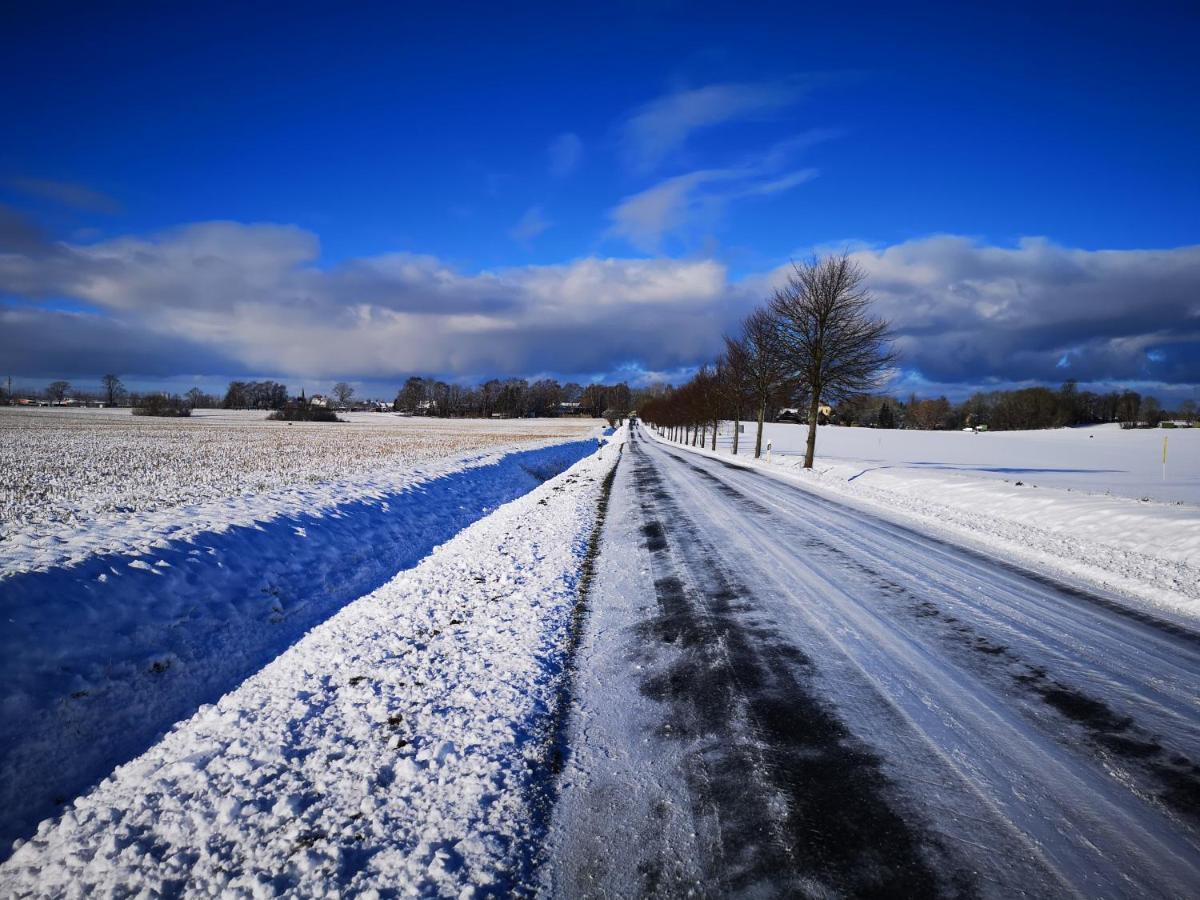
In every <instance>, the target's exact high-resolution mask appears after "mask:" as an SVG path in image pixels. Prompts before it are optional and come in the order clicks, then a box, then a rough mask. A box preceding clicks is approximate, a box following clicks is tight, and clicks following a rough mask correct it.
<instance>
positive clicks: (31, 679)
mask: <svg viewBox="0 0 1200 900" xmlns="http://www.w3.org/2000/svg"><path fill="white" fill-rule="evenodd" d="M595 448H596V443H595V441H574V442H569V443H556V444H553V445H550V446H543V447H540V448H536V449H515V450H513V451H512V452H509V453H506V454H501V455H492V454H489V455H486V456H484V457H476V458H474V459H472V460H469V461H462V460H460V463H459V468H458V469H457V470H454V471H444V472H442V474H440V475H439V476H438V477H429V478H425V479H423V480H416V479H410V480H408V481H406V482H404V483H402V484H401V485H400V486H399V487H398V488H397V489H395V490H393V491H389V492H382V491H380V492H378V493H375V494H374V495H372V496H371V497H370V498H361V499H358V500H356V501H353V502H346V503H341V504H339V505H337V506H333V507H323V508H321V507H319V508H316V509H314V510H311V511H296V512H293V513H291V514H289V515H286V516H279V515H267V514H264V515H263V516H262V517H261V519H259V520H257V521H256V520H251V521H250V523H249V524H245V525H242V524H237V525H229V526H228V527H226V528H224V529H222V530H219V531H214V532H203V533H199V534H193V535H192V536H191V537H190V538H189V539H187V540H176V541H161V542H159V543H158V545H157V546H155V547H154V548H153V555H152V556H148V557H143V556H141V555H139V554H137V553H133V554H126V555H103V556H95V557H92V558H90V559H88V560H86V561H84V562H81V563H78V564H76V565H70V566H62V567H55V568H51V569H49V570H47V571H39V572H26V573H23V574H20V575H12V576H10V577H8V578H3V579H0V621H3V622H4V627H3V629H0V686H2V687H0V841H2V842H3V848H2V849H0V859H2V858H3V857H4V856H5V855H7V853H6V851H7V844H8V842H10V841H11V840H12V839H13V838H16V837H21V836H26V835H28V834H29V833H31V832H32V829H33V828H34V827H35V826H36V824H37V823H38V822H39V821H40V820H41V819H43V818H45V817H47V816H49V815H52V814H53V813H54V812H55V811H56V809H57V808H59V807H60V806H61V804H62V803H64V802H66V801H68V800H70V799H72V798H74V797H75V796H77V795H78V794H79V793H81V792H82V791H84V790H86V789H87V788H88V787H90V786H91V785H93V784H95V783H96V782H97V781H99V780H100V779H101V778H103V777H104V776H105V775H107V774H108V773H109V772H111V771H112V770H113V769H114V768H115V767H116V766H117V765H119V764H121V763H123V762H126V761H127V760H130V759H132V758H133V757H134V756H136V755H137V754H139V753H141V752H142V751H143V750H145V749H146V748H147V747H149V746H150V745H151V744H152V743H154V741H155V740H156V739H157V737H158V736H159V735H160V734H161V733H162V732H163V731H165V730H166V729H168V728H170V726H171V725H172V724H174V723H175V722H177V721H179V720H180V719H183V718H186V717H187V716H190V715H191V714H192V713H193V712H195V711H196V709H197V708H198V707H199V706H200V705H201V704H203V703H211V702H213V701H215V700H216V699H217V698H219V697H220V696H221V695H222V694H224V693H225V692H226V691H228V690H230V689H232V688H233V687H235V686H236V685H237V684H238V683H239V682H240V681H242V679H244V678H246V677H247V676H249V675H251V674H253V673H254V672H256V671H257V670H258V669H260V668H262V666H264V665H265V664H266V663H268V662H270V660H271V659H273V658H274V657H275V656H277V655H278V654H279V653H280V652H282V651H283V650H285V649H286V648H287V647H288V646H290V645H291V644H293V643H295V641H297V640H298V639H299V638H300V637H301V636H303V634H304V633H305V632H306V631H307V630H308V629H310V628H312V627H313V626H315V625H317V624H319V623H320V622H322V621H324V620H325V619H327V618H328V617H329V616H331V615H332V614H334V613H335V612H336V611H337V610H338V609H340V608H341V607H343V606H344V605H346V604H347V603H349V602H351V601H353V600H355V599H356V598H358V597H361V596H362V595H364V594H366V593H368V592H370V591H372V590H374V589H375V588H377V587H379V586H380V585H382V584H384V583H385V582H387V581H388V580H389V579H390V578H392V577H393V576H394V575H395V574H396V573H397V572H399V571H400V570H402V569H404V568H407V567H409V566H412V565H415V564H416V563H417V562H418V561H419V560H421V559H422V558H423V557H424V556H426V555H427V554H428V553H429V552H430V551H431V550H432V549H433V548H434V547H435V546H436V545H437V544H439V543H441V542H443V541H446V540H448V539H450V538H451V537H452V536H453V535H455V534H457V533H458V532H459V531H461V530H462V529H463V528H465V527H467V526H468V525H470V524H471V523H473V522H475V521H477V520H478V519H480V518H482V517H483V516H485V515H487V514H488V513H489V512H491V511H492V510H494V509H496V508H497V507H499V506H500V505H502V504H504V503H507V502H508V501H510V500H513V499H515V498H517V497H519V496H521V495H522V494H525V493H527V492H528V491H530V490H532V489H534V488H535V487H537V486H538V485H539V484H541V483H542V482H543V481H545V480H546V479H548V478H550V477H552V476H554V475H557V474H558V473H560V472H562V471H564V470H565V469H567V468H568V467H569V466H570V465H572V464H574V463H575V462H577V461H578V460H579V459H581V458H583V457H584V456H586V455H587V454H589V453H591V452H593V451H594V450H595Z"/></svg>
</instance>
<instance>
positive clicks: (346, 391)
mask: <svg viewBox="0 0 1200 900" xmlns="http://www.w3.org/2000/svg"><path fill="white" fill-rule="evenodd" d="M333 396H335V397H337V399H338V403H339V404H340V405H342V406H345V405H346V404H347V403H349V402H350V398H351V397H353V396H354V388H353V387H351V386H350V385H348V384H347V383H346V382H344V381H339V382H338V383H337V384H335V385H334V386H333Z"/></svg>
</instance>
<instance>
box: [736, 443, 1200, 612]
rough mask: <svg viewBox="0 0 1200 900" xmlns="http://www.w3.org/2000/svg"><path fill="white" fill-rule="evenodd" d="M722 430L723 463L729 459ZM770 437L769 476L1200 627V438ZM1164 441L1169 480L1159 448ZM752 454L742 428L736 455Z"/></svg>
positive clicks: (747, 456)
mask: <svg viewBox="0 0 1200 900" xmlns="http://www.w3.org/2000/svg"><path fill="white" fill-rule="evenodd" d="M731 428H732V426H731V425H729V424H728V423H726V425H724V426H723V428H722V430H721V433H720V436H719V438H718V440H717V452H718V454H719V455H721V456H727V455H728V454H729V453H730V452H731V448H732V430H731ZM806 436H807V427H806V426H803V425H787V424H776V425H767V426H766V429H765V432H764V448H765V443H766V442H767V441H770V443H771V455H770V461H769V464H768V463H766V462H764V463H763V465H768V466H769V469H770V470H772V471H775V472H788V473H789V476H790V477H797V478H802V479H804V481H805V482H806V483H807V484H808V485H810V486H811V487H814V488H816V489H818V490H821V489H825V490H830V491H833V492H834V493H836V494H837V495H838V496H839V497H842V498H848V499H853V500H855V501H858V502H860V503H863V504H865V505H866V506H868V507H873V508H882V509H886V510H889V511H890V512H891V513H892V514H893V515H897V516H900V517H907V518H911V519H914V520H916V521H918V522H920V523H921V524H923V525H925V526H927V527H933V528H936V529H940V530H942V531H944V532H946V533H948V534H949V535H950V536H953V537H954V538H955V539H957V540H960V541H963V540H965V541H967V542H969V543H971V542H973V543H975V544H977V545H979V546H980V547H981V548H983V549H985V550H987V551H988V552H991V553H1000V554H1002V555H1004V556H1006V557H1008V558H1012V559H1018V560H1022V561H1024V562H1025V563H1027V564H1030V565H1033V566H1035V567H1041V568H1048V569H1050V570H1052V571H1056V572H1058V573H1060V574H1064V575H1069V576H1072V577H1078V578H1081V579H1083V580H1084V581H1086V582H1088V583H1091V584H1095V585H1098V586H1101V587H1104V588H1108V589H1112V590H1115V591H1117V592H1118V593H1121V594H1124V595H1126V596H1128V597H1130V598H1132V599H1134V600H1136V601H1138V602H1143V603H1146V604H1150V605H1153V606H1155V607H1157V608H1159V609H1169V610H1173V611H1176V612H1180V613H1183V614H1185V615H1188V616H1200V429H1174V430H1171V429H1147V430H1129V431H1125V430H1122V429H1120V428H1119V427H1118V426H1115V425H1112V426H1110V425H1102V426H1096V427H1090V428H1063V429H1054V430H1049V431H1023V432H1021V431H1016V432H996V433H983V434H973V433H966V432H936V431H899V430H877V429H869V428H844V427H838V426H832V425H831V426H822V427H821V428H820V429H819V432H818V438H817V458H816V465H815V468H814V469H813V471H811V472H804V471H803V470H802V468H801V466H802V462H803V455H804V442H805V439H806ZM1164 437H1165V438H1166V439H1167V441H1168V455H1167V469H1166V478H1165V479H1164V478H1163V470H1162V449H1163V438H1164ZM753 449H754V431H753V425H752V424H748V425H746V426H745V431H744V432H743V433H742V436H741V443H740V448H739V456H740V457H741V458H743V459H745V460H749V458H750V456H751V455H752V454H753Z"/></svg>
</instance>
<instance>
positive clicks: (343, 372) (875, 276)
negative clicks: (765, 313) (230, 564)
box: [0, 221, 1200, 385]
mask: <svg viewBox="0 0 1200 900" xmlns="http://www.w3.org/2000/svg"><path fill="white" fill-rule="evenodd" d="M4 237H5V240H6V245H5V246H4V250H3V252H0V291H3V292H5V293H7V294H10V295H13V296H20V297H25V298H29V299H30V301H31V302H29V303H26V304H21V305H10V306H6V307H4V308H2V309H0V326H2V327H0V354H2V355H3V357H4V358H5V359H6V360H7V361H8V363H9V365H10V366H11V367H12V368H13V369H14V370H15V371H17V372H22V373H28V374H30V375H35V376H36V375H41V376H46V377H50V376H57V375H62V376H77V377H81V376H88V375H92V376H94V374H95V373H96V372H100V371H106V370H108V369H119V370H121V371H126V372H130V371H134V372H138V373H142V374H145V375H149V376H170V375H174V374H179V373H182V372H197V373H213V374H217V373H223V372H228V373H239V372H261V373H272V374H278V375H282V376H290V377H296V378H306V377H317V378H335V377H336V378H356V379H363V380H373V381H379V380H386V379H389V378H399V377H401V376H402V375H404V374H406V373H412V372H431V373H438V374H440V375H445V376H451V377H467V378H470V377H478V376H483V375H492V374H497V375H522V374H530V373H541V372H552V373H559V374H563V375H579V374H586V373H597V372H607V371H611V370H613V369H615V368H617V367H619V366H626V367H629V366H632V367H634V368H636V369H637V370H642V371H645V372H670V371H679V370H685V369H687V368H689V367H691V366H695V365H697V364H700V363H703V362H705V361H706V360H708V359H711V358H712V356H713V355H714V354H716V353H717V352H719V349H720V345H721V344H720V341H721V335H722V334H723V333H725V332H727V331H729V330H731V329H734V328H735V327H736V324H737V322H738V321H739V320H740V318H741V317H742V316H744V315H745V314H746V313H747V312H748V311H749V310H750V309H751V308H753V306H754V305H755V304H756V303H758V302H760V301H761V300H763V299H764V298H765V297H766V296H767V295H768V294H769V292H770V290H771V289H772V287H773V286H774V285H776V284H779V283H781V281H782V279H783V278H784V277H785V275H786V271H787V267H786V265H785V266H781V267H778V268H775V269H771V270H768V271H764V272H761V273H756V274H750V275H745V276H743V277H740V278H734V277H731V275H730V272H729V270H728V268H727V267H726V266H725V265H724V264H722V263H720V262H718V261H716V260H714V259H704V258H697V259H677V258H668V257H655V258H645V259H638V258H602V257H596V256H589V257H583V258H579V259H575V260H572V261H570V262H566V263H562V264H559V265H527V266H516V267H510V268H504V269H497V270H490V271H481V272H475V273H467V272H461V271H458V270H456V269H454V268H453V267H451V266H449V265H447V264H446V263H445V262H443V261H441V260H438V259H436V258H434V257H430V256H419V255H413V254H407V253H391V254H383V255H378V256H371V257H360V258H355V259H349V260H345V261H343V262H340V263H338V264H336V265H333V266H329V267H323V266H322V265H321V264H320V262H321V259H320V241H319V238H318V236H317V235H316V234H313V233H312V232H309V231H306V230H304V229H301V228H297V227H294V226H287V225H275V224H249V225H248V224H241V223H236V222H203V223H196V224H192V225H187V226H182V227H179V228H175V229H171V230H169V231H165V232H162V233H158V234H153V235H147V236H126V237H121V238H116V239H112V240H105V241H99V242H95V243H82V244H73V243H67V242H61V241H49V240H46V239H45V238H44V237H43V236H39V235H38V234H37V233H36V231H35V230H33V229H31V228H25V229H18V228H17V227H15V226H14V225H13V223H12V222H11V221H10V223H9V226H8V227H7V229H6V230H5V231H4ZM849 251H850V252H851V255H852V256H853V257H854V258H855V259H856V260H857V261H858V262H859V263H860V264H861V265H862V266H863V268H864V269H865V270H866V271H867V273H868V279H869V284H870V285H871V288H872V290H873V292H874V294H875V296H876V298H877V301H878V308H879V311H880V313H881V314H882V315H884V316H886V317H887V318H888V319H890V320H891V321H892V323H893V326H894V329H895V333H896V340H897V344H898V347H899V349H900V350H901V353H902V358H903V367H904V368H905V369H906V370H907V371H908V372H909V373H914V372H915V373H919V376H920V377H921V378H923V379H925V380H928V381H930V382H936V383H960V382H961V383H984V382H989V381H994V382H997V383H1011V382H1021V381H1025V380H1045V381H1058V380H1065V379H1067V378H1073V379H1077V380H1079V381H1081V382H1117V381H1137V382H1159V383H1162V384H1164V385H1173V384H1180V385H1182V384H1194V383H1196V382H1198V381H1200V246H1192V247H1180V248H1173V249H1165V250H1123V251H1087V250H1079V249H1072V248H1067V247H1060V246H1057V245H1055V244H1053V243H1051V242H1049V241H1046V240H1042V239H1026V240H1023V241H1021V242H1019V243H1018V244H1017V245H1015V246H1013V247H996V246H989V245H985V244H981V243H980V242H978V241H975V240H972V239H969V238H965V237H960V236H953V235H940V236H934V237H928V238H922V239H917V240H912V241H906V242H904V243H900V244H894V245H891V246H886V247H868V246H859V247H852V248H849ZM63 299H69V300H71V301H75V303H76V304H79V305H78V306H74V307H70V306H67V307H65V308H64V304H62V303H61V302H58V303H50V304H49V305H47V301H54V300H58V301H61V300H63Z"/></svg>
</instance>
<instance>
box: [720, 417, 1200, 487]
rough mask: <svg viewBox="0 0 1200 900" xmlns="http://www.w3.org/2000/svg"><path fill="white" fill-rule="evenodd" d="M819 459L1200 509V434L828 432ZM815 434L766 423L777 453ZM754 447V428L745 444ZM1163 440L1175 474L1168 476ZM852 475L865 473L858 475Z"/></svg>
mask: <svg viewBox="0 0 1200 900" xmlns="http://www.w3.org/2000/svg"><path fill="white" fill-rule="evenodd" d="M728 427H729V426H727V428H728ZM819 434H820V437H819V439H818V442H817V454H818V457H819V458H820V461H821V462H822V463H824V464H826V465H839V466H841V465H844V466H850V467H857V468H858V469H859V470H860V471H861V472H863V473H864V474H869V473H874V472H883V471H886V472H887V473H888V474H889V475H893V476H900V477H904V478H921V477H927V478H929V479H930V481H931V483H932V482H943V481H946V480H954V479H960V480H988V481H997V482H1001V483H1009V484H1012V483H1015V482H1017V481H1023V482H1024V483H1025V485H1029V486H1033V485H1037V486H1038V487H1048V488H1059V489H1062V490H1070V491H1084V492H1086V493H1093V494H1105V495H1111V496H1114V497H1127V498H1130V499H1133V500H1142V499H1148V500H1155V501H1160V502H1166V503H1185V504H1190V505H1192V506H1200V428H1176V429H1174V430H1171V429H1157V428H1150V429H1131V430H1123V429H1122V428H1121V427H1120V426H1118V425H1099V426H1094V427H1089V428H1054V429H1049V430H1045V431H997V432H983V433H978V434H976V433H968V432H962V431H900V430H879V429H874V428H840V427H836V426H826V427H822V428H821V429H820V431H819ZM807 435H808V429H807V427H806V426H803V425H770V424H768V425H766V426H764V434H763V439H764V440H769V441H771V443H772V447H773V453H774V454H775V455H785V456H797V455H798V456H801V457H802V456H803V455H804V442H805V439H806V437H807ZM747 436H748V437H749V439H750V449H751V450H753V449H754V443H753V441H754V434H753V426H747V427H746V432H745V433H743V440H745V439H746V437H747ZM1163 438H1166V439H1167V442H1168V443H1167V451H1168V452H1167V462H1168V465H1167V470H1166V478H1165V479H1164V478H1163V467H1162V451H1163ZM852 474H857V472H856V473H852Z"/></svg>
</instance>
